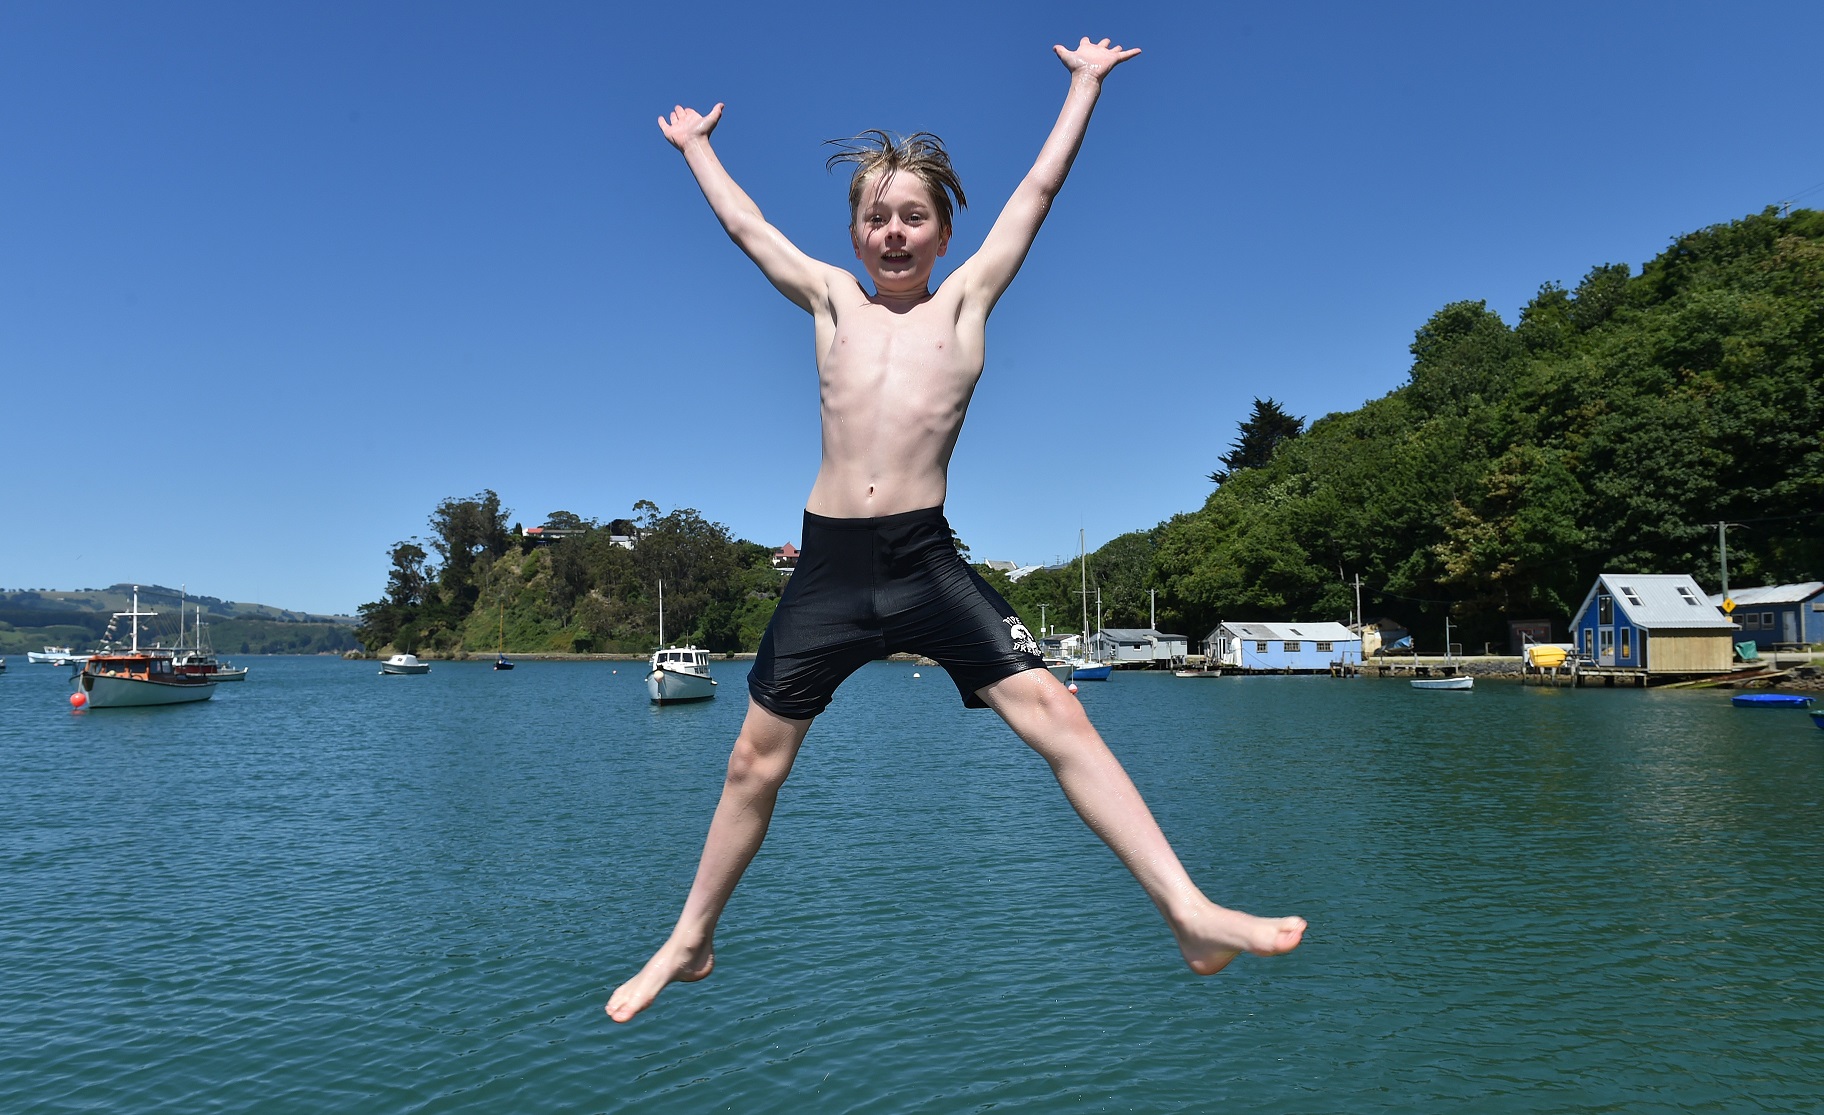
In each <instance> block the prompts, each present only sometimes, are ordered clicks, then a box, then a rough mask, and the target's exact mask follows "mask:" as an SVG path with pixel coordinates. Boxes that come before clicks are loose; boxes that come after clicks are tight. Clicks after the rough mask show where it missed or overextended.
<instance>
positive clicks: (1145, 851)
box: [979, 670, 1305, 976]
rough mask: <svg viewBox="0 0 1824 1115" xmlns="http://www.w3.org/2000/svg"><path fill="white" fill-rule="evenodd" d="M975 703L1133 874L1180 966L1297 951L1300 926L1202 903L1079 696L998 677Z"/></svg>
mask: <svg viewBox="0 0 1824 1115" xmlns="http://www.w3.org/2000/svg"><path fill="white" fill-rule="evenodd" d="M979 696H980V697H981V698H982V700H984V701H986V702H988V705H989V707H990V708H992V709H994V711H996V712H998V713H1000V715H1001V719H1003V720H1005V721H1007V724H1008V726H1009V727H1011V728H1012V729H1013V730H1014V732H1015V733H1016V734H1018V735H1019V737H1020V738H1021V739H1023V740H1025V741H1026V743H1027V745H1028V746H1030V747H1031V748H1032V749H1033V750H1034V751H1037V752H1038V753H1039V755H1040V757H1042V758H1043V759H1044V760H1045V761H1046V762H1047V763H1049V764H1051V770H1052V773H1053V774H1055V775H1056V776H1057V779H1058V785H1059V786H1060V787H1062V788H1063V790H1064V796H1065V797H1067V798H1069V799H1070V804H1071V805H1072V807H1074V808H1075V809H1076V811H1077V815H1078V816H1080V817H1082V818H1083V820H1084V823H1086V824H1088V825H1089V827H1090V829H1091V830H1093V831H1094V832H1095V834H1096V835H1097V836H1099V837H1101V838H1102V841H1103V843H1105V844H1107V845H1108V846H1109V848H1110V849H1111V850H1112V851H1113V852H1114V853H1115V855H1116V856H1118V857H1120V859H1121V862H1122V863H1124V864H1126V865H1127V869H1128V870H1129V871H1131V872H1133V873H1134V878H1135V879H1137V880H1139V882H1140V886H1141V887H1142V888H1143V889H1144V890H1145V891H1146V893H1147V896H1148V897H1150V898H1151V899H1152V900H1153V904H1154V905H1155V906H1157V907H1159V912H1160V913H1161V914H1163V915H1164V916H1165V921H1166V924H1167V925H1169V926H1170V927H1171V930H1172V935H1173V936H1174V937H1176V938H1177V939H1178V948H1179V950H1180V951H1182V952H1183V953H1184V960H1185V963H1187V964H1189V965H1190V966H1191V970H1192V971H1194V972H1196V973H1197V974H1198V975H1204V976H1207V975H1211V974H1214V973H1216V972H1219V971H1221V970H1222V968H1223V966H1224V965H1226V964H1228V962H1229V961H1231V960H1233V959H1235V957H1236V956H1237V955H1238V954H1240V953H1243V952H1251V953H1255V954H1256V955H1259V956H1276V955H1278V954H1280V953H1285V952H1291V951H1292V950H1293V949H1295V948H1297V947H1298V943H1299V941H1300V939H1302V938H1303V937H1304V933H1305V919H1303V918H1296V917H1292V918H1262V917H1255V916H1254V915H1253V914H1244V913H1242V912H1240V911H1239V910H1229V909H1225V908H1223V907H1221V906H1218V905H1216V903H1214V902H1211V901H1210V900H1209V899H1208V898H1206V897H1204V894H1203V892H1202V891H1200V890H1198V889H1197V885H1196V884H1195V883H1193V882H1191V877H1190V876H1189V875H1188V874H1186V873H1185V870H1184V867H1183V865H1182V864H1180V863H1179V862H1178V856H1177V854H1176V853H1175V852H1173V851H1172V846H1171V845H1170V844H1169V843H1167V842H1166V839H1165V834H1164V833H1163V832H1161V831H1159V824H1158V822H1156V821H1154V820H1153V814H1152V811H1151V810H1149V809H1148V808H1147V807H1146V802H1145V801H1144V800H1142V799H1141V797H1140V791H1139V790H1138V789H1136V788H1135V787H1134V783H1133V781H1132V780H1131V779H1130V778H1128V776H1127V771H1126V770H1124V769H1122V767H1121V761H1120V760H1119V759H1117V758H1115V755H1114V752H1112V751H1110V750H1109V749H1108V745H1107V744H1106V743H1104V742H1103V741H1102V736H1101V735H1100V734H1099V733H1098V732H1097V731H1096V729H1095V726H1094V725H1092V724H1091V723H1090V722H1089V717H1088V716H1087V715H1085V714H1084V712H1083V706H1082V705H1081V704H1079V703H1078V701H1077V699H1076V697H1074V696H1072V695H1071V694H1070V692H1069V691H1068V690H1066V689H1065V688H1064V686H1062V685H1061V684H1059V683H1058V680H1057V679H1056V678H1054V677H1052V676H1051V674H1049V673H1047V672H1046V671H1044V670H1027V671H1025V672H1024V673H1019V674H1015V675H1013V676H1012V677H1010V678H1003V679H1002V680H1000V681H998V682H996V683H994V684H993V685H991V686H989V687H987V688H986V689H983V690H982V691H981V693H980V694H979Z"/></svg>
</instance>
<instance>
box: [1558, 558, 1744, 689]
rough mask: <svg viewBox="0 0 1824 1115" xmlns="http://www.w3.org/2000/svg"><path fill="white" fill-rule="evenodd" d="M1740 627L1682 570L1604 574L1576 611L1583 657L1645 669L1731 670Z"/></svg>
mask: <svg viewBox="0 0 1824 1115" xmlns="http://www.w3.org/2000/svg"><path fill="white" fill-rule="evenodd" d="M1736 630H1737V629H1736V626H1735V624H1734V623H1733V622H1731V621H1730V619H1729V617H1728V616H1725V615H1724V614H1723V613H1722V612H1720V611H1718V610H1717V608H1716V605H1714V604H1712V603H1710V600H1709V598H1708V597H1707V596H1706V595H1705V593H1704V590H1703V589H1701V588H1699V587H1698V586H1697V582H1696V581H1694V580H1692V579H1691V578H1690V577H1689V576H1687V575H1685V574H1683V573H1604V574H1603V575H1602V576H1600V577H1598V578H1596V583H1595V584H1594V585H1592V586H1591V587H1590V591H1589V594H1588V595H1586V596H1585V597H1584V598H1583V604H1582V606H1580V607H1579V608H1578V609H1577V611H1576V613H1575V614H1574V615H1572V617H1571V633H1572V638H1573V639H1574V640H1575V641H1576V644H1577V650H1578V652H1579V653H1580V654H1582V656H1583V657H1584V658H1585V659H1587V660H1588V661H1590V662H1591V663H1593V664H1594V665H1596V666H1598V667H1606V668H1611V669H1620V670H1638V671H1642V672H1644V673H1647V674H1710V673H1723V672H1725V671H1728V670H1730V669H1732V668H1734V662H1735V634H1736Z"/></svg>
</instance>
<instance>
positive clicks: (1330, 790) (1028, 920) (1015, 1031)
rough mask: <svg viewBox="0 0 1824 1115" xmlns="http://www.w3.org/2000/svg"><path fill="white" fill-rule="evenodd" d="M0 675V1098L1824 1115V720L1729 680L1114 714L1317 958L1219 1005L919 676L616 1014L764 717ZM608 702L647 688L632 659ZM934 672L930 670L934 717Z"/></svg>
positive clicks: (852, 730)
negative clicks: (1301, 924) (86, 695)
mask: <svg viewBox="0 0 1824 1115" xmlns="http://www.w3.org/2000/svg"><path fill="white" fill-rule="evenodd" d="M247 664H248V665H251V666H252V667H253V673H252V675H251V677H250V678H249V680H248V681H247V682H246V683H245V684H240V685H224V686H222V687H220V689H219V690H218V692H217V695H216V698H215V699H214V700H212V701H210V702H208V703H206V704H202V705H193V706H187V707H177V708H166V709H144V710H136V709H121V710H94V711H89V712H84V713H72V712H70V711H69V709H68V706H67V705H66V704H65V697H66V695H67V693H68V683H67V680H66V678H67V671H65V670H61V669H57V668H55V667H49V666H28V665H26V664H25V662H24V661H23V659H22V658H21V659H16V660H14V661H12V662H10V663H9V668H8V670H7V671H6V672H5V674H0V764H3V768H0V769H3V775H0V880H3V881H4V894H5V901H4V903H0V972H4V983H5V994H4V996H0V1108H3V1109H4V1110H6V1111H46V1112H61V1111H135V1112H147V1111H179V1112H196V1111H253V1110H258V1111H261V1112H268V1111H300V1112H304V1111H309V1112H320V1111H352V1112H395V1111H396V1112H444V1111H489V1112H497V1111H583V1112H587V1111H633V1110H637V1111H640V1112H671V1111H676V1112H709V1111H732V1112H742V1113H752V1112H799V1111H806V1110H813V1111H833V1112H899V1111H920V1112H925V1111H930V1112H950V1111H985V1110H995V1111H1055V1110H1061V1109H1066V1108H1068V1109H1070V1110H1075V1111H1144V1112H1152V1111H1186V1112H1191V1111H1208V1110H1212V1109H1214V1108H1216V1107H1218V1106H1230V1107H1234V1108H1237V1109H1241V1110H1260V1111H1300V1112H1364V1111H1415V1110H1424V1111H1452V1112H1455V1111H1467V1110H1473V1111H1479V1112H1485V1111H1651V1110H1693V1111H1735V1110H1740V1111H1751V1110H1752V1111H1815V1110H1817V1109H1818V1107H1819V1104H1820V1102H1821V1101H1820V1098H1819V1097H1820V1095H1824V1083H1821V1082H1824V949H1821V948H1820V944H1821V942H1824V845H1821V842H1820V828H1821V827H1824V826H1821V825H1820V811H1819V805H1820V801H1821V799H1824V732H1820V731H1818V730H1817V729H1816V728H1814V727H1813V726H1812V725H1811V722H1810V720H1809V719H1808V718H1807V717H1806V716H1804V715H1803V713H1799V712H1795V711H1793V710H1781V711H1773V710H1745V709H1734V708H1732V707H1731V706H1730V704H1729V701H1728V697H1727V696H1726V695H1722V694H1717V693H1691V692H1670V693H1669V692H1658V691H1649V692H1642V691H1635V690H1583V691H1569V690H1540V689H1523V688H1521V687H1519V686H1517V685H1512V684H1498V683H1489V682H1484V683H1482V684H1481V686H1480V687H1479V688H1478V689H1477V690H1475V691H1474V692H1473V693H1468V694H1458V693H1421V692H1417V691H1414V690H1412V689H1411V688H1410V687H1408V686H1407V685H1405V684H1404V683H1399V682H1383V681H1378V680H1368V679H1360V680H1354V681H1334V680H1331V679H1328V678H1265V679H1231V678H1224V679H1220V680H1216V681H1181V680H1177V679H1173V678H1171V677H1168V676H1160V675H1134V674H1123V675H1117V677H1116V678H1115V680H1114V681H1112V682H1110V683H1107V684H1095V685H1085V686H1084V687H1083V692H1082V694H1081V696H1082V699H1083V700H1084V702H1085V704H1086V705H1087V706H1088V707H1089V710H1090V714H1091V716H1092V717H1093V718H1095V720H1096V721H1097V723H1098V724H1099V725H1100V726H1101V728H1102V729H1103V732H1104V733H1105V734H1106V735H1107V736H1108V737H1109V739H1110V741H1111V742H1112V743H1113V744H1114V746H1115V748H1116V750H1117V752H1118V753H1119V754H1120V755H1121V756H1122V758H1123V761H1124V762H1126V763H1127V765H1128V768H1129V770H1130V771H1131V772H1132V774H1133V775H1134V778H1135V780H1136V781H1137V782H1138V783H1139V784H1140V786H1141V788H1142V790H1143V791H1144V792H1145V793H1146V794H1147V796H1148V798H1149V800H1150V802H1151V803H1152V805H1153V808H1154V811H1155V812H1156V813H1157V814H1158V816H1159V818H1160V821H1161V823H1162V825H1163V826H1164V828H1165V829H1166V832H1167V834H1168V835H1169V836H1170V837H1171V838H1172V840H1173V843H1174V844H1175V845H1176V846H1177V848H1178V849H1179V852H1180V854H1181V855H1182V857H1183V858H1184V860H1185V862H1186V864H1187V866H1189V867H1190V869H1191V872H1192V874H1193V875H1194V876H1195V877H1196V878H1197V879H1198V881H1199V882H1200V883H1201V884H1202V885H1203V887H1204V889H1205V890H1206V891H1207V892H1208V893H1209V894H1210V895H1211V896H1212V897H1214V898H1216V899H1217V900H1219V901H1224V902H1227V903H1229V904H1232V905H1236V906H1239V907H1241V908H1243V909H1248V910H1252V911H1255V912H1258V913H1264V914H1279V913H1298V914H1303V915H1304V916H1305V917H1306V918H1308V919H1309V920H1310V922H1311V930H1310V932H1309V934H1308V935H1307V937H1306V942H1305V945H1304V947H1303V948H1301V949H1300V950H1299V951H1298V952H1297V953H1296V954H1294V955H1292V956H1289V957H1285V958H1280V959H1277V960H1272V961H1262V960H1258V959H1249V958H1243V959H1241V960H1238V961H1237V962H1236V963H1235V964H1234V965H1232V966H1231V967H1230V969H1229V970H1228V971H1227V972H1225V973H1224V974H1222V975H1220V976H1217V977H1214V978H1211V979H1199V978H1197V977H1194V976H1192V975H1190V974H1189V973H1188V972H1187V971H1186V970H1185V969H1184V968H1183V966H1182V964H1181V962H1180V961H1179V960H1178V958H1177V955H1176V950H1175V949H1174V948H1173V946H1172V943H1171V940H1170V937H1169V935H1168V934H1167V933H1166V932H1165V930H1164V927H1163V925H1162V924H1161V923H1160V921H1159V920H1158V918H1157V916H1156V914H1155V913H1154V912H1153V910H1152V907H1151V906H1150V905H1149V904H1148V903H1147V901H1146V900H1145V898H1144V896H1143V895H1142V894H1141V893H1140V891H1139V889H1138V887H1136V886H1135V885H1134V884H1133V883H1132V881H1131V880H1130V879H1129V878H1128V876H1127V875H1126V873H1125V871H1123V870H1122V868H1121V867H1120V865H1119V864H1118V863H1117V862H1116V861H1115V859H1114V858H1113V856H1112V855H1110V854H1109V853H1108V852H1107V851H1106V850H1105V849H1103V848H1102V846H1101V845H1100V844H1099V843H1098V842H1097V841H1096V840H1095V838H1094V837H1093V836H1091V835H1090V834H1089V833H1088V831H1087V830H1086V829H1084V828H1083V826H1082V825H1081V823H1080V822H1079V821H1078V820H1077V819H1076V817H1075V815H1074V814H1073V813H1072V812H1071V811H1070V809H1069V807H1068V806H1067V805H1066V804H1065V802H1064V800H1063V798H1062V796H1061V795H1060V794H1059V792H1058V790H1057V788H1056V784H1055V782H1053V780H1052V779H1051V777H1050V774H1049V772H1048V771H1047V769H1046V768H1045V766H1044V764H1043V763H1042V762H1040V761H1039V760H1038V759H1037V758H1036V757H1035V756H1033V755H1032V754H1031V753H1030V752H1029V751H1027V750H1026V749H1025V748H1024V747H1023V746H1021V745H1020V744H1019V743H1018V742H1017V741H1016V740H1014V739H1013V738H1012V736H1011V735H1010V734H1009V733H1008V732H1007V731H1006V730H1005V729H1004V728H1003V727H1002V726H1001V725H1000V723H999V721H998V720H996V719H995V718H994V717H993V715H992V714H991V713H987V712H965V711H964V710H963V709H961V707H960V706H959V704H958V702H957V699H956V693H955V689H954V688H953V687H952V686H951V685H950V683H949V681H948V679H947V678H945V677H944V676H943V674H942V672H941V671H940V670H937V669H933V668H925V669H918V668H916V667H912V666H901V665H896V664H887V663H877V664H875V665H872V666H870V667H868V668H866V669H865V670H863V671H862V672H861V673H860V674H859V675H857V676H856V678H855V679H854V680H853V681H851V682H850V683H849V685H848V686H847V687H845V688H844V690H843V691H842V693H841V695H840V696H839V697H838V699H837V703H836V705H835V706H833V707H832V709H831V711H830V712H829V713H828V714H826V716H825V717H824V718H823V719H822V720H821V721H820V722H819V724H818V725H817V726H816V727H815V728H814V729H813V730H812V733H811V736H810V738H809V740H807V742H806V744H805V749H804V751H803V753H802V754H801V755H800V758H799V762H798V768H797V771H796V772H795V773H794V775H793V778H792V781H791V783H790V784H788V786H787V788H786V791H785V795H784V797H783V799H782V801H781V805H780V808H779V811H778V813H777V815H776V818H775V821H774V824H773V830H772V836H771V838H770V839H769V841H768V843H767V845H766V847H765V849H764V850H763V851H762V852H761V854H760V857H759V859H758V860H757V861H756V862H755V864H754V867H753V868H752V870H751V871H750V872H749V875H748V879H747V881H746V883H745V884H744V885H743V887H742V889H741V891H740V892H739V893H738V894H737V895H736V897H735V901H734V903H733V904H732V906H731V907H730V909H729V911H728V914H727V916H726V917H725V918H724V920H723V923H722V928H721V930H720V932H719V934H718V938H717V941H718V950H717V951H718V968H717V971H716V974H715V975H714V976H712V977H711V978H710V979H709V980H708V981H706V982H704V983H700V984H696V985H693V986H683V987H674V988H672V989H670V990H669V991H668V992H666V993H665V994H664V995H663V996H661V997H660V999H659V1001H658V1003H657V1005H656V1006H655V1008H654V1009H653V1010H652V1011H651V1012H649V1013H648V1014H646V1015H644V1016H642V1017H640V1018H639V1019H637V1020H635V1022H634V1023H633V1024H631V1025H629V1026H624V1027H623V1026H616V1025H614V1024H613V1023H611V1022H609V1021H607V1019H606V1018H605V1016H604V1015H603V1013H602V1004H603V1003H604V1002H605V1001H606V999H607V996H608V993H609V992H610V991H611V990H612V989H613V987H614V986H615V985H616V984H617V983H619V982H620V980H621V979H623V978H625V977H626V976H627V975H629V974H631V973H632V972H633V971H634V970H635V969H636V968H637V967H638V966H639V964H640V963H641V962H642V961H643V960H644V959H645V957H646V956H647V955H648V954H649V953H650V951H651V950H652V948H653V947H654V946H656V945H657V943H658V942H659V941H660V940H661V939H662V938H663V936H664V934H665V932H666V930H667V929H668V928H669V926H670V924H671V921H672V919H673V918H674V917H675V916H676V912H677V908H678V905H679V903H680V902H681V901H682V899H683V895H684V892H685V889H686V887H687V886H688V884H689V881H690V876H691V873H692V870H693V868H694V865H695V861H696V856H697V852H698V851H699V849H700V846H701V841H702V836H703V832H704V828H705V826H706V825H707V823H708V819H709V813H710V810H711V809H712V807H713V805H714V802H715V798H716V794H717V792H718V790H719V788H720V780H721V773H722V767H723V763H724V761H725V759H726V756H727V749H728V744H729V742H730V740H731V739H732V738H733V734H734V731H735V729H736V727H737V726H738V724H739V720H740V716H741V714H742V712H743V710H744V707H745V686H744V684H743V683H744V680H745V676H746V664H745V663H732V662H731V663H718V664H717V666H716V674H717V676H718V677H719V678H720V680H721V682H722V694H721V696H720V697H719V698H718V699H717V700H715V701H712V702H709V703H707V704H700V705H693V706H683V707H672V708H665V709H655V708H653V707H652V706H650V705H649V704H648V702H647V700H646V694H645V689H644V685H643V683H642V681H641V675H642V671H641V669H640V666H639V664H637V663H615V664H599V663H526V664H523V665H522V666H521V667H520V668H519V669H518V670H517V671H515V672H513V673H511V674H495V673H494V672H493V671H491V670H489V669H488V666H487V664H486V663H437V664H436V665H435V667H434V669H433V672H432V673H431V674H430V675H428V676H425V677H417V678H411V677H406V678H395V677H380V676H378V675H377V673H376V667H375V665H374V664H373V663H358V662H342V661H338V660H333V659H314V658H312V659H300V658H253V659H248V660H247ZM616 671H618V672H616ZM915 672H917V673H920V674H922V675H923V676H922V677H920V678H916V679H915V678H914V677H913V674H914V673H915Z"/></svg>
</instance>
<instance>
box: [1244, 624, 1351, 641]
mask: <svg viewBox="0 0 1824 1115" xmlns="http://www.w3.org/2000/svg"><path fill="white" fill-rule="evenodd" d="M1222 627H1225V628H1227V629H1228V630H1229V631H1230V632H1231V633H1232V634H1234V635H1235V636H1236V637H1238V638H1242V639H1272V640H1284V639H1298V640H1304V639H1309V640H1312V641H1314V642H1320V643H1352V642H1354V641H1356V639H1357V635H1356V633H1355V632H1353V631H1351V630H1349V629H1348V628H1347V627H1344V626H1343V625H1342V624H1340V623H1332V622H1330V621H1329V620H1319V621H1317V622H1315V623H1225V624H1223V625H1222ZM1218 630H1221V628H1218Z"/></svg>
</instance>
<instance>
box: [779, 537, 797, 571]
mask: <svg viewBox="0 0 1824 1115" xmlns="http://www.w3.org/2000/svg"><path fill="white" fill-rule="evenodd" d="M798 557H799V554H798V547H796V546H794V545H792V544H791V543H790V542H787V543H786V544H785V545H783V546H781V547H779V548H778V549H777V550H774V551H773V568H774V569H777V570H778V571H779V572H780V573H781V574H789V573H790V572H791V571H792V570H794V569H796V568H798Z"/></svg>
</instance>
